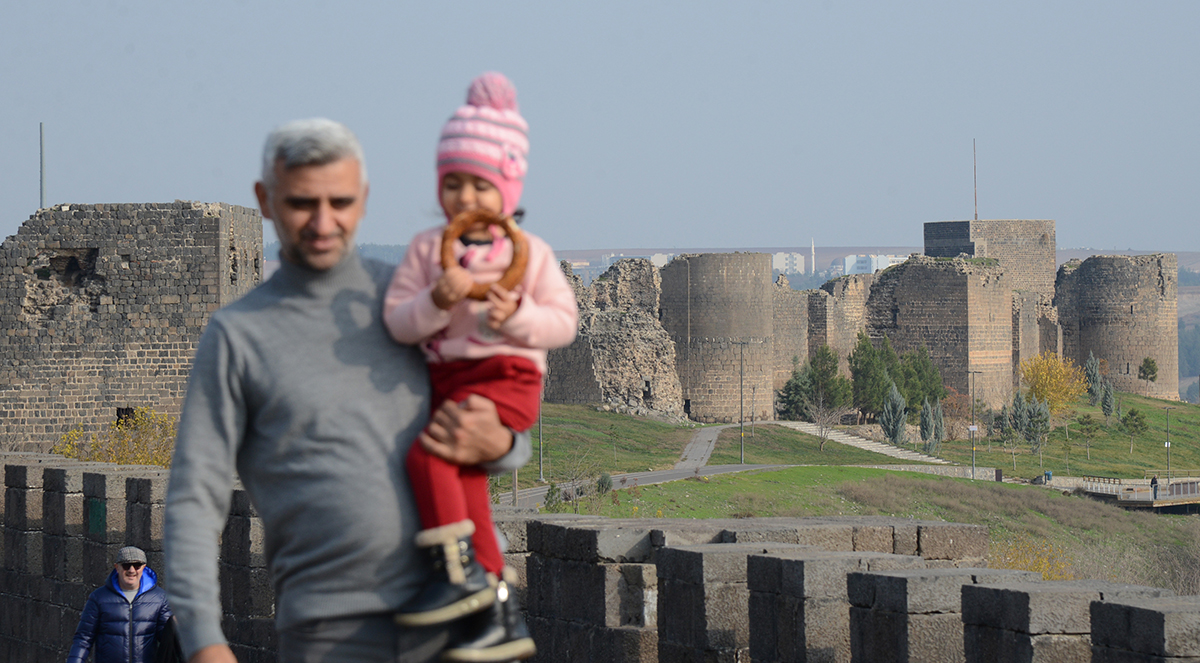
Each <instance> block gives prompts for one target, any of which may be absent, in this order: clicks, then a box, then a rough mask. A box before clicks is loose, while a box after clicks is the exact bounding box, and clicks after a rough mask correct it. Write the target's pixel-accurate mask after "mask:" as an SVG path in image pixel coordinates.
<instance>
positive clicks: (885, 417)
mask: <svg viewBox="0 0 1200 663" xmlns="http://www.w3.org/2000/svg"><path fill="white" fill-rule="evenodd" d="M905 407H906V404H905V402H904V396H901V395H900V390H899V389H897V388H896V385H895V384H892V385H891V389H889V390H888V395H887V400H885V401H884V404H883V409H882V410H880V412H879V425H880V426H881V427H882V428H883V434H884V435H886V436H887V438H888V440H889V441H891V443H892V444H894V445H896V446H900V445H902V444H904V443H905V442H907V441H908V440H907V435H906V433H905V430H904V421H905V416H904V410H905Z"/></svg>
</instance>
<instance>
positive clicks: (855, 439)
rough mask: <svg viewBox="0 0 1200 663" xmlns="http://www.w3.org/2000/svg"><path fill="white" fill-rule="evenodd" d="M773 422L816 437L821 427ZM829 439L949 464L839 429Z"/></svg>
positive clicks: (886, 452)
mask: <svg viewBox="0 0 1200 663" xmlns="http://www.w3.org/2000/svg"><path fill="white" fill-rule="evenodd" d="M774 423H775V425H776V426H783V427H785V428H791V429H793V430H798V431H800V432H801V433H808V434H809V435H816V436H817V437H820V436H821V429H820V428H818V427H817V425H816V424H810V423H808V422H807V421H776V422H774ZM829 439H830V440H831V441H833V442H840V443H841V444H846V445H849V446H852V447H857V448H859V449H862V450H864V451H874V452H875V453H877V454H883V455H885V456H891V457H892V458H899V459H901V460H907V461H920V462H925V463H935V464H938V465H950V464H951V463H950V461H948V460H944V459H941V458H935V457H934V456H929V455H926V454H923V453H920V452H918V451H910V450H908V449H901V448H900V447H895V446H892V445H890V444H884V443H882V442H876V441H874V440H868V439H867V438H865V437H859V436H857V435H851V434H849V433H843V432H842V431H839V430H834V431H830V432H829Z"/></svg>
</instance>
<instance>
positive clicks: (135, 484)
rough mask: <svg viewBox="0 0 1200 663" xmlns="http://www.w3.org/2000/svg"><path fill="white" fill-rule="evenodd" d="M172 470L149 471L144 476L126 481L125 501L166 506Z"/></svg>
mask: <svg viewBox="0 0 1200 663" xmlns="http://www.w3.org/2000/svg"><path fill="white" fill-rule="evenodd" d="M170 478H171V471H170V470H159V471H147V472H145V473H144V476H138V477H129V478H127V479H126V480H125V495H126V497H125V500H126V501H127V502H135V503H139V504H165V503H166V501H167V483H168V482H169V481H170Z"/></svg>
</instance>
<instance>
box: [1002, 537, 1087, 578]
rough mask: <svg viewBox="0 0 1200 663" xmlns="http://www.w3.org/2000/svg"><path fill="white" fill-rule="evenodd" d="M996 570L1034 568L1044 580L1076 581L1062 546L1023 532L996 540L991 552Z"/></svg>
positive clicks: (1067, 555) (1069, 557) (1067, 554)
mask: <svg viewBox="0 0 1200 663" xmlns="http://www.w3.org/2000/svg"><path fill="white" fill-rule="evenodd" d="M988 566H989V567H991V568H993V569H1013V570H1017V571H1033V572H1035V573H1040V574H1042V580H1074V579H1075V574H1074V573H1073V571H1072V566H1073V564H1072V559H1071V556H1070V554H1069V553H1068V552H1067V551H1066V550H1064V549H1063V548H1060V547H1059V546H1056V545H1054V544H1053V543H1050V542H1049V541H1045V540H1042V539H1035V538H1033V537H1031V536H1029V535H1027V534H1022V535H1019V536H1016V537H1013V538H1010V539H1007V540H1005V541H1002V542H1000V543H996V542H993V543H992V545H991V548H990V550H989V554H988Z"/></svg>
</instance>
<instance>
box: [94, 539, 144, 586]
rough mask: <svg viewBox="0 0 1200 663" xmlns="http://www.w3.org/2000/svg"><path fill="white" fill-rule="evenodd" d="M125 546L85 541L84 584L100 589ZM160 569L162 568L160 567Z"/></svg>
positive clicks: (123, 544)
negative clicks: (119, 551)
mask: <svg viewBox="0 0 1200 663" xmlns="http://www.w3.org/2000/svg"><path fill="white" fill-rule="evenodd" d="M124 546H125V543H124V542H120V543H99V542H97V541H93V540H91V539H84V540H83V584H85V585H91V586H93V587H99V586H100V585H101V584H103V583H104V582H105V580H107V579H108V574H109V573H111V572H112V570H113V563H114V561H115V560H116V559H117V551H118V550H120V549H121V548H123V547H124ZM159 568H160V569H161V568H162V567H159Z"/></svg>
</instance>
